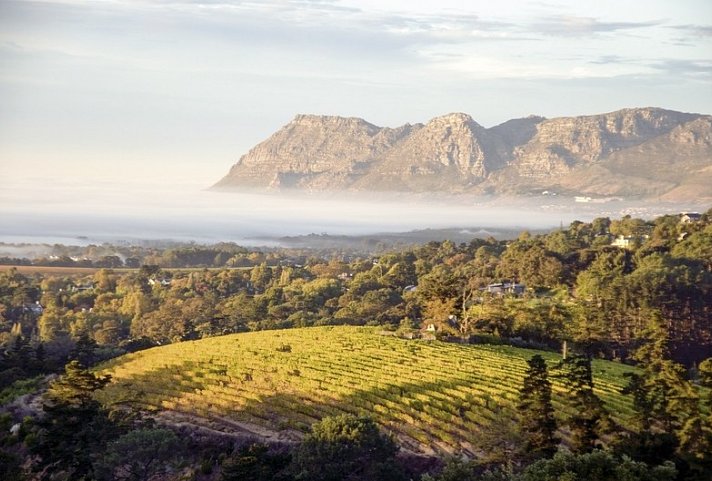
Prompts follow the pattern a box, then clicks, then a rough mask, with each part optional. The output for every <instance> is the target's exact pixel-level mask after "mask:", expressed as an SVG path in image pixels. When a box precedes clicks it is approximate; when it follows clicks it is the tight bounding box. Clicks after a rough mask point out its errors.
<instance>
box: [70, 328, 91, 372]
mask: <svg viewBox="0 0 712 481" xmlns="http://www.w3.org/2000/svg"><path fill="white" fill-rule="evenodd" d="M96 348H97V343H96V341H95V340H94V339H92V338H91V337H89V334H87V333H86V332H83V333H82V334H81V335H80V336H79V339H77V343H76V344H75V346H74V349H72V351H71V352H70V353H69V358H70V359H74V360H77V361H79V364H81V365H82V366H83V367H91V366H92V365H94V363H95V362H96V361H97V360H96V354H95V352H94V350H95V349H96Z"/></svg>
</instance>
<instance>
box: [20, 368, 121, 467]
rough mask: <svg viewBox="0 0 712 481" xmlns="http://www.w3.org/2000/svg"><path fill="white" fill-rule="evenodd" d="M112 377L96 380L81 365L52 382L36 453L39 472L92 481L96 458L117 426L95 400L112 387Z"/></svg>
mask: <svg viewBox="0 0 712 481" xmlns="http://www.w3.org/2000/svg"><path fill="white" fill-rule="evenodd" d="M109 379H110V377H109V376H95V375H94V374H92V373H91V372H89V371H87V370H85V369H83V368H82V366H81V365H80V364H79V362H78V361H72V362H70V363H69V364H67V366H66V368H65V374H64V375H63V376H60V377H59V379H57V380H55V381H54V382H52V384H51V385H50V387H49V389H48V391H47V393H46V402H45V404H44V405H43V409H44V417H43V418H41V419H40V420H39V421H38V423H37V426H38V428H39V432H38V434H39V440H38V443H37V445H36V446H35V447H34V452H35V453H36V454H38V455H39V456H40V460H39V463H38V466H37V468H38V469H40V470H41V471H42V472H43V473H46V474H52V473H54V474H60V475H66V476H68V479H82V477H90V476H91V475H92V473H93V470H94V466H93V462H92V461H93V460H92V457H93V456H92V455H93V453H96V452H97V451H100V450H101V449H102V448H103V446H104V444H105V443H106V441H107V439H108V437H109V436H110V435H111V433H112V430H113V426H111V423H110V422H109V420H108V417H107V415H106V413H105V411H104V410H103V409H102V408H101V406H100V405H99V403H98V402H97V401H95V400H94V392H96V391H98V390H100V389H102V388H104V386H106V384H108V382H109Z"/></svg>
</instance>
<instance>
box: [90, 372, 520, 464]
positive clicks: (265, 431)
mask: <svg viewBox="0 0 712 481" xmlns="http://www.w3.org/2000/svg"><path fill="white" fill-rule="evenodd" d="M196 367H198V366H197V365H196V364H194V363H192V362H189V361H184V362H182V363H180V364H175V365H171V366H164V367H161V368H158V369H152V370H149V371H147V372H143V373H137V374H135V375H132V376H129V377H127V378H123V379H118V380H115V381H114V382H112V383H111V384H110V385H109V386H107V387H106V388H105V390H104V392H103V393H101V394H100V395H99V398H100V400H101V401H102V402H104V403H107V404H127V405H132V406H135V407H138V408H140V409H147V410H156V409H159V410H164V409H168V410H173V411H176V412H179V413H181V414H183V415H188V416H195V417H196V418H201V419H204V420H207V421H210V423H211V428H210V429H216V430H219V429H221V428H222V429H232V428H238V427H241V428H243V429H244V430H245V432H246V433H249V434H254V435H256V436H258V437H262V438H263V439H264V440H266V441H270V440H272V439H275V440H280V441H283V440H286V439H291V440H295V439H298V438H299V433H302V434H303V433H306V432H308V431H309V428H310V426H311V424H313V423H314V422H316V421H318V420H320V419H322V418H324V417H327V416H335V415H340V414H353V415H358V416H364V415H365V416H371V417H373V418H374V419H375V420H376V421H377V422H378V423H379V424H380V425H381V426H382V428H383V429H384V430H385V431H387V432H390V433H391V434H393V435H394V436H395V437H396V438H397V441H398V443H399V444H400V445H401V447H402V448H404V449H405V450H406V451H407V452H411V453H415V454H419V455H442V454H453V453H458V452H459V453H467V454H473V453H475V452H481V451H483V450H485V448H486V447H487V446H489V445H490V444H491V443H492V439H494V438H495V436H488V435H487V434H488V432H491V431H496V434H497V435H498V436H499V435H500V434H501V431H502V430H505V431H506V430H508V429H509V428H511V426H512V425H513V419H514V416H515V411H514V409H513V405H512V403H511V401H504V402H503V401H502V400H501V399H497V398H495V397H493V396H488V395H480V394H477V393H475V391H474V390H473V393H472V394H471V395H465V396H464V398H460V397H456V396H452V395H448V394H446V393H445V391H446V390H450V389H453V390H454V389H457V390H464V391H466V389H467V388H468V387H469V386H471V382H470V381H468V380H465V379H448V380H447V381H445V380H443V381H433V382H402V383H389V384H386V383H384V384H383V385H382V386H380V387H378V388H373V389H366V390H364V389H356V390H354V391H353V393H351V394H349V395H346V396H340V397H339V395H338V394H336V392H335V391H334V390H332V389H331V386H330V385H329V384H328V383H327V381H326V380H324V381H322V382H321V383H320V384H319V386H318V387H317V388H316V389H314V390H312V391H303V390H301V389H300V388H299V384H300V383H299V379H298V378H299V377H300V374H298V373H295V374H294V375H293V377H294V382H293V383H291V384H292V385H293V386H294V387H295V388H294V390H295V391H300V392H299V393H298V394H296V393H294V392H275V393H273V394H272V393H270V394H268V395H262V396H259V397H258V398H257V399H246V398H245V397H240V396H241V395H240V393H239V391H240V390H248V391H249V389H250V384H251V383H253V382H256V381H254V380H253V379H252V374H250V372H249V371H247V370H246V371H245V372H244V373H241V374H238V375H237V376H238V377H239V378H238V379H237V380H236V375H235V374H234V373H233V374H232V382H233V383H236V385H237V386H239V390H238V389H235V391H236V393H235V396H236V397H240V400H241V404H242V405H240V404H238V403H237V402H235V403H234V405H233V406H231V405H230V404H229V402H226V400H225V399H222V400H221V399H220V396H223V395H224V394H222V393H221V394H220V395H218V394H216V393H213V395H211V392H210V387H211V386H220V385H221V383H222V386H221V387H223V388H224V387H225V386H229V384H228V382H229V380H228V379H227V378H226V379H225V381H221V380H220V379H219V377H220V376H221V375H222V376H227V372H226V369H224V368H223V367H221V366H211V367H210V368H208V369H209V372H207V373H205V374H210V375H212V376H216V377H215V378H208V377H206V376H205V375H203V376H202V377H201V376H200V374H198V375H196V374H195V372H196V369H195V368H196ZM201 391H205V392H204V393H203V392H201ZM228 393H229V391H228ZM419 396H422V397H426V396H427V397H426V399H421V398H420V397H419ZM396 406H397V409H394V407H396ZM275 433H276V434H275ZM490 448H491V446H490Z"/></svg>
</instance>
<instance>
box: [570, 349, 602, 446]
mask: <svg viewBox="0 0 712 481" xmlns="http://www.w3.org/2000/svg"><path fill="white" fill-rule="evenodd" d="M560 366H561V367H562V368H563V370H564V373H563V376H562V377H563V378H564V379H565V381H566V383H567V385H568V396H569V403H570V405H571V406H572V410H573V411H574V414H573V415H572V416H571V417H570V418H569V419H568V420H567V425H568V426H569V429H570V430H571V451H573V452H574V453H588V452H591V451H592V450H593V449H594V448H595V447H596V445H597V444H598V439H599V437H600V435H601V434H603V433H604V432H605V431H606V430H607V424H608V422H609V419H608V413H607V412H606V410H605V408H604V407H603V402H602V401H601V399H600V398H599V397H598V396H596V394H595V393H594V392H593V373H592V370H591V358H590V357H589V356H585V355H574V356H571V357H569V358H567V359H564V360H563V361H561V364H560Z"/></svg>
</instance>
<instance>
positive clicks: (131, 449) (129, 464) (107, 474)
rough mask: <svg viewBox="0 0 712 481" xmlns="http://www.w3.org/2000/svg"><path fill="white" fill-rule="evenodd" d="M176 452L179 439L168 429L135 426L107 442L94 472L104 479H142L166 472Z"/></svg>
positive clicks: (131, 480)
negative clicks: (136, 427) (134, 428)
mask: <svg viewBox="0 0 712 481" xmlns="http://www.w3.org/2000/svg"><path fill="white" fill-rule="evenodd" d="M179 453H180V441H179V439H178V437H177V436H176V435H175V433H174V432H173V431H171V430H170V429H161V428H144V429H138V430H135V431H130V432H128V433H126V434H124V435H123V436H121V437H119V438H118V439H116V440H114V441H111V442H110V443H109V444H108V445H107V447H106V451H105V452H104V453H103V454H102V455H101V457H100V461H98V462H97V472H99V473H100V479H105V480H107V481H143V480H147V479H151V478H152V477H153V476H156V475H158V474H162V473H165V472H166V471H167V469H168V465H169V463H170V461H171V460H172V459H175V458H176V457H177V456H178V455H179Z"/></svg>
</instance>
